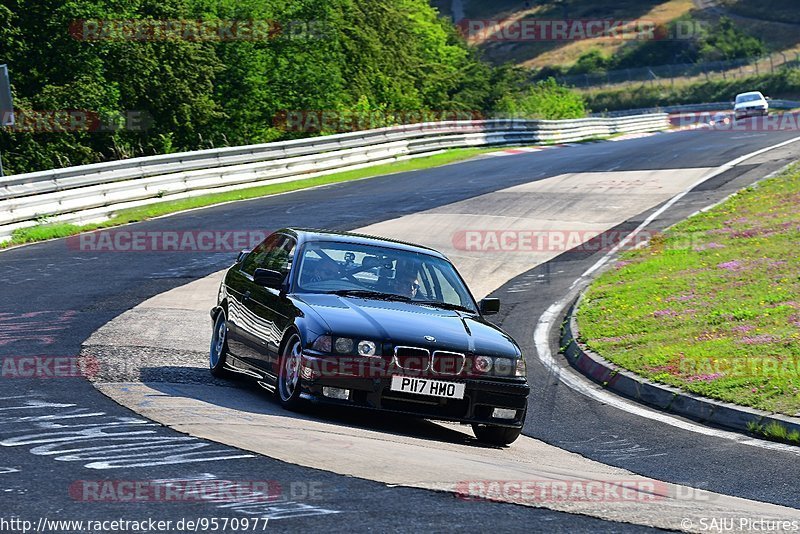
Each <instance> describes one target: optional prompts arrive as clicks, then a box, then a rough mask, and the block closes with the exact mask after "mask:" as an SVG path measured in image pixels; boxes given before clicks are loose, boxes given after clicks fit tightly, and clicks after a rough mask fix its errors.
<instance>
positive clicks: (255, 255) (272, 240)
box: [242, 234, 285, 276]
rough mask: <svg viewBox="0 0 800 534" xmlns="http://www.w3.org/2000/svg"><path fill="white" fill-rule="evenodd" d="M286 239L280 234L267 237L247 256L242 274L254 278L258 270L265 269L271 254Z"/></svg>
mask: <svg viewBox="0 0 800 534" xmlns="http://www.w3.org/2000/svg"><path fill="white" fill-rule="evenodd" d="M284 239H285V236H282V235H279V234H272V235H271V236H269V237H267V238H266V239H265V240H264V241H262V242H261V244H260V245H258V246H257V247H256V248H254V249H253V251H252V252H251V253H250V254H248V255H247V258H246V259H245V260H244V264H242V272H244V273H247V274H249V275H250V276H253V273H254V272H255V270H256V269H258V268H260V267H263V265H264V262H265V260H266V259H267V256H268V255H269V253H270V252H272V251H273V250H274V249H275V247H277V246H280V244H281V243H282V242H283V240H284Z"/></svg>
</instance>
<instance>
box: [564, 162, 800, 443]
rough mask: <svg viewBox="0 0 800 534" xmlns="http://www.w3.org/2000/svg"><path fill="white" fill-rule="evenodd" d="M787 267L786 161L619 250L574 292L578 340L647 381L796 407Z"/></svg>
mask: <svg viewBox="0 0 800 534" xmlns="http://www.w3.org/2000/svg"><path fill="white" fill-rule="evenodd" d="M798 265H800V167H798V166H795V167H793V168H792V169H790V170H789V171H787V172H786V173H783V174H782V175H780V176H777V177H775V178H772V179H769V180H766V181H764V182H762V183H760V184H759V185H758V186H756V187H751V188H748V189H745V190H743V191H741V192H739V193H738V194H737V195H735V196H734V197H732V198H731V199H729V200H728V201H726V202H725V203H723V204H721V205H720V206H717V207H716V208H714V209H712V210H709V211H708V212H705V213H702V214H699V215H697V216H695V217H692V218H690V219H688V220H686V221H684V222H682V223H679V224H678V225H676V226H674V227H673V228H671V229H670V230H668V231H667V232H665V233H664V234H661V235H658V236H656V237H654V238H653V239H652V240H651V243H650V245H649V246H647V247H645V248H642V249H639V250H634V251H628V252H625V253H624V254H623V255H622V256H621V257H620V261H619V262H618V263H617V264H616V265H615V266H614V267H613V268H612V269H610V270H609V271H607V272H606V273H604V274H603V275H601V276H600V277H599V278H598V280H596V281H595V282H594V283H593V284H592V286H591V287H590V288H589V290H588V291H587V293H586V295H585V298H584V300H583V302H582V304H581V307H580V310H579V312H578V324H579V330H580V335H581V341H583V342H584V343H586V344H587V345H588V346H589V347H590V348H591V349H593V350H595V351H597V352H598V353H599V354H601V355H603V356H604V357H606V358H608V359H609V360H611V361H613V362H614V363H616V364H618V365H620V366H622V367H624V368H626V369H629V370H631V371H634V372H636V373H638V374H640V375H642V376H645V377H647V378H649V379H651V380H655V381H658V382H662V383H665V384H669V385H672V386H677V387H679V388H681V389H683V390H685V391H689V392H692V393H696V394H699V395H704V396H707V397H711V398H715V399H720V400H724V401H728V402H732V403H736V404H740V405H744V406H751V407H754V408H759V409H763V410H768V411H772V412H779V413H784V414H788V415H797V414H798V412H800V272H798V270H797V266H798ZM772 430H773V431H774V430H775V429H772Z"/></svg>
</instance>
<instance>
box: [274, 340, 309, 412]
mask: <svg viewBox="0 0 800 534" xmlns="http://www.w3.org/2000/svg"><path fill="white" fill-rule="evenodd" d="M301 353H302V342H301V341H300V335H299V334H297V333H296V332H294V333H292V334H289V336H288V338H287V339H286V342H285V343H283V349H282V350H281V357H280V360H279V362H278V365H279V367H278V387H277V388H275V395H276V396H277V398H278V403H280V405H281V406H283V407H284V408H286V409H287V410H292V411H295V410H297V409H299V408H300V407H301V406H302V400H301V399H300V391H301V389H302V383H303V381H302V379H301V378H300V361H301Z"/></svg>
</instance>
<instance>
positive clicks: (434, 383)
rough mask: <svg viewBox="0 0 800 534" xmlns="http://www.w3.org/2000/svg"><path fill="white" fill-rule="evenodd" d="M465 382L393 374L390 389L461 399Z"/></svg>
mask: <svg viewBox="0 0 800 534" xmlns="http://www.w3.org/2000/svg"><path fill="white" fill-rule="evenodd" d="M466 387H467V386H466V384H457V383H455V382H445V381H444V380H431V379H429V378H412V377H410V376H393V377H392V385H391V387H390V389H391V390H392V391H402V392H404V393H415V394H417V395H428V396H430V397H445V398H448V399H463V398H464V390H465V389H466Z"/></svg>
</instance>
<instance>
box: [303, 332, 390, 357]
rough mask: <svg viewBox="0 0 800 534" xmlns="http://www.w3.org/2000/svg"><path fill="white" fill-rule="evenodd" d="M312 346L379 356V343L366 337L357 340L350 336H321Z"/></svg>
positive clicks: (323, 349) (322, 350) (315, 348)
mask: <svg viewBox="0 0 800 534" xmlns="http://www.w3.org/2000/svg"><path fill="white" fill-rule="evenodd" d="M311 348H312V349H314V350H316V351H319V352H326V353H336V354H343V355H344V354H358V355H359V356H379V352H380V350H379V345H377V344H376V343H375V342H374V341H369V340H366V339H362V340H359V341H358V342H356V340H354V339H352V338H349V337H335V336H329V335H322V336H319V337H318V338H317V339H316V340H315V341H314V343H312V345H311Z"/></svg>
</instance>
